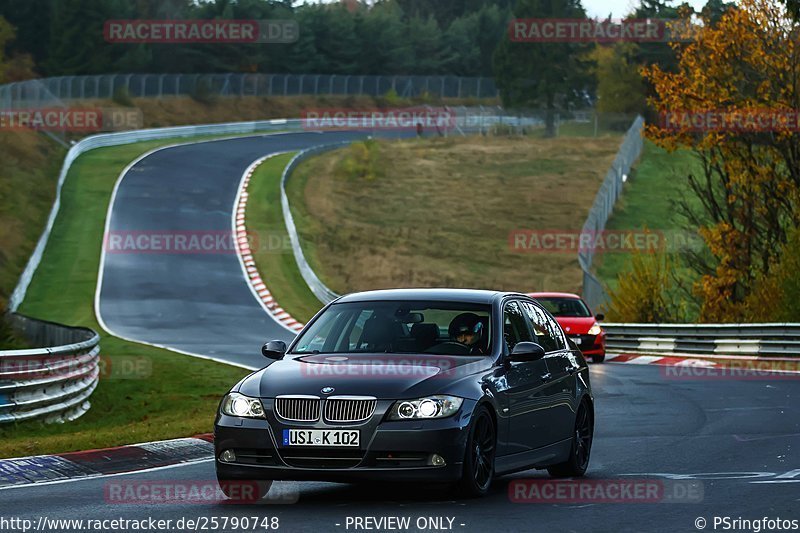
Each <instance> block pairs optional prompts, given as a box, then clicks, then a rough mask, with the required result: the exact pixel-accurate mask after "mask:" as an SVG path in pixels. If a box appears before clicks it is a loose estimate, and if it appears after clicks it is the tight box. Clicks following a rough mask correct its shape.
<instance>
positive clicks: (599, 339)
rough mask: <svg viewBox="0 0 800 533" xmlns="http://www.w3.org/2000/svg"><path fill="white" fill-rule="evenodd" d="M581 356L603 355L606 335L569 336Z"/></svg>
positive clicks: (603, 333)
mask: <svg viewBox="0 0 800 533" xmlns="http://www.w3.org/2000/svg"><path fill="white" fill-rule="evenodd" d="M569 336H570V338H571V339H572V340H573V341H574V342H575V344H576V345H577V346H578V349H580V351H581V353H583V355H605V353H606V333H605V331H604V332H602V333H600V334H599V335H587V334H583V335H569ZM579 340H580V342H578V341H579Z"/></svg>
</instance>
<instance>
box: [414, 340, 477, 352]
mask: <svg viewBox="0 0 800 533" xmlns="http://www.w3.org/2000/svg"><path fill="white" fill-rule="evenodd" d="M425 352H431V353H443V355H467V354H469V346H467V345H466V344H461V343H460V342H457V341H445V342H440V343H439V344H437V345H436V346H431V347H430V348H428V349H427V350H425Z"/></svg>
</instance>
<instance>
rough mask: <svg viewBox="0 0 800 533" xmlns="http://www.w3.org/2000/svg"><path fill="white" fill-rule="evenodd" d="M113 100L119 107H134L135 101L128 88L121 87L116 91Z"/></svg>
mask: <svg viewBox="0 0 800 533" xmlns="http://www.w3.org/2000/svg"><path fill="white" fill-rule="evenodd" d="M111 100H112V101H113V102H114V103H115V104H118V105H121V106H123V107H133V100H132V99H131V95H130V93H129V92H128V87H127V86H125V85H121V86H119V87H117V88H116V89H114V95H113V96H112V97H111Z"/></svg>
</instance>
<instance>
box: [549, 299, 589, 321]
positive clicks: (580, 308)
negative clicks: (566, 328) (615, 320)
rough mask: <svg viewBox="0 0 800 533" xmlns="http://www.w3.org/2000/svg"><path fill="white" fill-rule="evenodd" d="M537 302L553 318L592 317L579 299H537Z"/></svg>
mask: <svg viewBox="0 0 800 533" xmlns="http://www.w3.org/2000/svg"><path fill="white" fill-rule="evenodd" d="M536 301H537V302H539V303H540V304H542V306H543V307H544V308H545V309H547V310H548V311H550V314H551V315H553V316H564V317H576V318H588V317H590V316H592V313H591V312H590V311H589V308H588V307H586V304H585V303H583V300H578V299H577V298H557V297H550V298H536Z"/></svg>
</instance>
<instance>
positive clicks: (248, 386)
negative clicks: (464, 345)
mask: <svg viewBox="0 0 800 533" xmlns="http://www.w3.org/2000/svg"><path fill="white" fill-rule="evenodd" d="M491 367H492V361H491V358H490V357H488V356H486V357H475V356H472V357H468V356H452V355H415V354H397V355H394V354H392V355H388V354H336V355H330V354H329V355H323V354H319V355H304V356H293V357H291V358H287V359H283V360H280V361H276V362H274V363H272V364H271V365H269V366H268V367H267V368H264V369H263V370H260V371H258V372H255V373H253V374H251V375H250V376H248V377H247V378H246V379H244V380H243V381H242V382H241V383H240V385H239V392H241V393H242V394H245V395H247V396H253V397H260V398H274V397H275V396H282V395H289V394H305V395H312V396H320V397H322V396H324V394H322V389H323V388H324V387H333V389H334V390H333V391H332V392H330V393H329V394H331V395H333V396H338V395H343V396H362V395H363V396H375V397H376V398H380V399H390V400H391V399H409V398H415V397H421V396H425V395H429V394H439V393H452V392H453V389H454V388H456V387H457V383H458V382H460V381H462V380H465V379H471V378H472V376H474V375H476V374H479V373H481V372H485V371H486V370H488V369H490V368H491ZM472 379H474V378H472Z"/></svg>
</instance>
